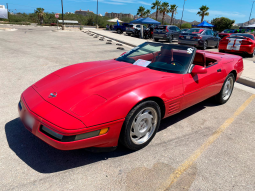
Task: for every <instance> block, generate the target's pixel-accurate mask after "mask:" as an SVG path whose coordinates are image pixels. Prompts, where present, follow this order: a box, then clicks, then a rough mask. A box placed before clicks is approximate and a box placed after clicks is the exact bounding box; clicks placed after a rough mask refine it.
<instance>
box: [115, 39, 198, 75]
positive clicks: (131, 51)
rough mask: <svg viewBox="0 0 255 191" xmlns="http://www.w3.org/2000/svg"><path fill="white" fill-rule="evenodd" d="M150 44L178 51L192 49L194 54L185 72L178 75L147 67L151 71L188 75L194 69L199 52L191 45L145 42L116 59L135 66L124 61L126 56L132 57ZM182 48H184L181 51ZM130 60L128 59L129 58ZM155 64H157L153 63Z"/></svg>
mask: <svg viewBox="0 0 255 191" xmlns="http://www.w3.org/2000/svg"><path fill="white" fill-rule="evenodd" d="M148 44H152V45H156V46H171V47H172V48H173V49H178V50H184V49H187V50H188V49H189V48H192V49H193V52H192V53H191V57H190V60H189V63H187V64H186V65H185V66H184V69H183V72H181V73H177V72H169V71H162V70H156V69H152V68H149V67H147V68H148V69H151V70H156V71H160V72H164V73H169V74H187V73H190V72H189V71H190V68H191V67H192V65H193V61H194V58H195V55H196V52H197V48H196V47H194V46H189V45H177V44H163V43H155V42H145V43H143V44H140V45H139V46H137V47H135V48H133V49H132V50H130V51H129V52H127V53H125V54H123V55H121V56H120V57H118V58H116V61H120V62H125V63H129V64H134V63H130V62H128V61H123V60H122V59H123V57H124V56H128V55H131V54H132V53H134V52H135V51H136V50H137V49H140V48H142V47H144V46H146V45H148ZM180 47H182V48H181V49H180ZM127 58H128V57H127ZM153 63H155V62H153ZM148 66H149V65H148Z"/></svg>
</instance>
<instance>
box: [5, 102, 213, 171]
mask: <svg viewBox="0 0 255 191" xmlns="http://www.w3.org/2000/svg"><path fill="white" fill-rule="evenodd" d="M206 106H209V107H210V106H214V105H213V104H211V102H209V101H204V102H202V103H199V104H197V105H195V106H193V107H191V108H188V109H186V110H184V111H182V112H181V113H179V114H176V115H174V116H172V117H169V118H167V119H164V120H162V123H161V126H160V128H159V131H162V130H164V129H166V128H167V127H169V126H171V125H173V124H175V123H177V122H178V121H181V120H182V119H185V118H186V117H189V116H191V115H193V114H195V113H197V112H199V111H201V110H203V109H204V108H205V107H206ZM5 132H6V138H7V141H8V144H9V147H10V148H11V149H12V150H13V151H14V152H15V154H16V155H17V156H18V157H19V158H20V159H21V160H22V161H24V162H25V163H26V164H27V165H28V166H30V167H31V168H32V169H34V170H36V171H38V172H40V173H54V172H59V171H63V170H68V169H72V168H76V167H80V166H84V165H88V164H91V163H95V162H98V161H102V160H107V159H108V158H114V157H119V156H123V155H128V154H130V153H131V152H132V151H129V150H127V149H125V148H123V147H122V146H118V148H117V150H115V151H113V152H108V153H91V152H88V151H86V150H84V149H80V150H72V151H61V150H57V149H55V148H53V147H51V146H49V145H48V144H46V143H45V142H43V141H42V140H40V139H39V138H37V137H36V136H34V135H33V134H32V133H30V132H29V131H27V130H26V129H25V127H24V126H23V124H22V122H21V121H20V119H19V118H16V119H14V120H12V121H10V122H8V123H6V125H5ZM138 152H139V151H138Z"/></svg>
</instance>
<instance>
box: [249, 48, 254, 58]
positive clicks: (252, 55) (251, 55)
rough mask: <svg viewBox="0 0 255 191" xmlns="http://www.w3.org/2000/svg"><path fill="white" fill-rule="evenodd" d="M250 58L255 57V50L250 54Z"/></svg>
mask: <svg viewBox="0 0 255 191" xmlns="http://www.w3.org/2000/svg"><path fill="white" fill-rule="evenodd" d="M248 55H249V57H250V58H253V57H254V56H255V48H254V51H253V53H252V54H248Z"/></svg>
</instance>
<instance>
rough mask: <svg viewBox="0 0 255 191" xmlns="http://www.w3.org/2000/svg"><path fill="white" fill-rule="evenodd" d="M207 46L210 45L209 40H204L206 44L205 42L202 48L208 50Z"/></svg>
mask: <svg viewBox="0 0 255 191" xmlns="http://www.w3.org/2000/svg"><path fill="white" fill-rule="evenodd" d="M207 46H208V44H207V41H204V44H203V47H202V49H203V50H206V49H207Z"/></svg>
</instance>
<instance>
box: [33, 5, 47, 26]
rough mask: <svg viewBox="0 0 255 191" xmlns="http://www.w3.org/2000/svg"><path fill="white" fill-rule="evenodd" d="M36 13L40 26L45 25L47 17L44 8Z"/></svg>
mask: <svg viewBox="0 0 255 191" xmlns="http://www.w3.org/2000/svg"><path fill="white" fill-rule="evenodd" d="M35 13H36V14H37V16H38V20H39V22H40V24H43V18H44V17H45V13H44V8H37V9H36V10H35Z"/></svg>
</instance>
